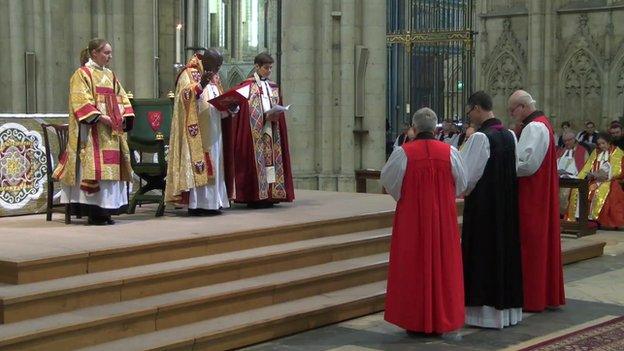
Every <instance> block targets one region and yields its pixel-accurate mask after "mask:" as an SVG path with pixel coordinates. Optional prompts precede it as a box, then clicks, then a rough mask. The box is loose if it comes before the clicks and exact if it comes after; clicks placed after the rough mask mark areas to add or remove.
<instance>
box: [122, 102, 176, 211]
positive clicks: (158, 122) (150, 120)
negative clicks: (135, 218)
mask: <svg viewBox="0 0 624 351" xmlns="http://www.w3.org/2000/svg"><path fill="white" fill-rule="evenodd" d="M170 96H171V95H170ZM130 101H131V102H132V108H133V109H134V113H135V118H134V126H133V128H132V129H131V130H130V131H129V132H128V146H129V147H130V154H131V157H130V159H131V163H132V170H133V171H134V173H135V174H136V175H137V176H139V178H140V179H141V181H140V187H139V189H138V190H137V191H136V192H135V193H134V195H133V196H132V199H131V200H130V204H129V206H128V213H134V212H135V210H136V206H137V205H141V204H145V203H157V204H158V209H157V210H156V217H159V216H162V215H163V214H164V212H165V177H166V176H167V161H166V157H165V147H166V146H167V145H168V144H169V129H170V128H171V118H173V99H172V98H171V97H170V98H167V99H130ZM137 156H138V160H137ZM152 190H159V191H160V194H153V193H152V194H148V192H150V191H152Z"/></svg>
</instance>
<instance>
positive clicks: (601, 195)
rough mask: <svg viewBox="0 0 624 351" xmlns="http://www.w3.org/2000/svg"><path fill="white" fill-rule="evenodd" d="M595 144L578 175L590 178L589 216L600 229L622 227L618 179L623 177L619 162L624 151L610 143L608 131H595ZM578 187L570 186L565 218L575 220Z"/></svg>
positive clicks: (623, 206)
mask: <svg viewBox="0 0 624 351" xmlns="http://www.w3.org/2000/svg"><path fill="white" fill-rule="evenodd" d="M596 144H597V147H596V149H595V150H594V151H592V154H591V155H590V156H589V159H588V160H587V162H585V166H583V169H581V171H580V172H579V174H578V178H580V179H585V178H587V179H589V194H588V196H589V198H588V201H589V219H590V220H592V221H596V222H598V224H599V225H600V226H601V227H602V228H622V227H624V191H623V190H622V187H621V186H620V183H619V180H620V179H622V178H623V177H624V173H622V165H623V161H624V152H623V151H622V150H621V149H620V148H619V147H617V146H615V145H613V141H612V137H611V136H610V135H609V134H607V133H598V137H597V141H596ZM578 201H579V193H578V189H572V192H571V194H570V202H569V205H568V213H567V215H566V219H567V220H569V221H574V219H575V218H578V216H579V210H578Z"/></svg>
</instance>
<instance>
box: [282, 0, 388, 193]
mask: <svg viewBox="0 0 624 351" xmlns="http://www.w3.org/2000/svg"><path fill="white" fill-rule="evenodd" d="M283 4H284V5H283V6H284V8H283V9H284V12H283V17H282V18H283V28H284V33H283V36H282V51H283V61H282V63H281V64H282V72H283V74H282V90H283V92H284V99H285V100H286V102H287V103H292V104H293V106H294V107H293V108H294V110H293V113H292V114H291V115H290V116H289V117H288V119H289V120H288V128H289V139H290V147H291V157H292V161H293V168H294V172H295V182H296V187H300V188H307V189H321V190H338V191H354V190H355V183H354V170H355V169H362V168H375V169H380V167H381V166H382V165H383V163H384V161H385V149H384V148H385V120H386V117H385V114H386V74H387V73H386V42H385V40H386V39H385V33H386V18H385V16H386V12H385V8H386V6H385V1H379V0H339V1H333V0H317V1H309V0H288V1H284V2H283ZM366 51H368V60H367V62H366V64H364V65H360V63H361V62H362V56H361V55H362V53H363V52H366ZM358 59H360V61H356V60H358ZM358 62H360V63H358ZM356 83H357V84H356ZM360 89H361V90H360ZM357 94H360V98H361V101H360V100H358V99H359V98H358V97H356V95H357ZM356 100H358V101H357V103H361V105H360V106H356V105H357V104H356Z"/></svg>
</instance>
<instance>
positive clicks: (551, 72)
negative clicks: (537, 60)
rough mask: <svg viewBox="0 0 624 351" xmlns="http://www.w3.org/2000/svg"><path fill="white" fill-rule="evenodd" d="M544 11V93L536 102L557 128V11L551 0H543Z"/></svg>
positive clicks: (558, 121) (558, 117) (558, 122)
mask: <svg viewBox="0 0 624 351" xmlns="http://www.w3.org/2000/svg"><path fill="white" fill-rule="evenodd" d="M544 6H545V11H544V44H545V45H544V65H543V66H544V85H543V86H544V94H543V98H542V101H541V102H539V101H538V104H539V105H540V109H542V110H544V111H550V116H549V117H550V119H551V122H552V124H553V127H555V129H557V126H558V125H559V124H560V122H561V121H560V120H558V119H560V118H561V116H558V115H557V114H556V112H555V111H556V106H557V104H556V101H557V90H558V88H557V69H556V68H555V66H554V63H555V60H556V56H557V39H556V32H557V12H556V8H555V5H554V4H553V1H552V0H546V1H545V5H544Z"/></svg>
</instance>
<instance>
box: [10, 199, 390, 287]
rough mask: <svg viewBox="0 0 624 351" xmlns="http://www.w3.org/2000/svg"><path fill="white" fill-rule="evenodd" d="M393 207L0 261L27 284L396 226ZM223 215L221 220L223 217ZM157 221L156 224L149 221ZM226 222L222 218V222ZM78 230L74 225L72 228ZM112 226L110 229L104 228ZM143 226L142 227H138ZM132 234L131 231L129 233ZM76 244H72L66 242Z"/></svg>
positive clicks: (15, 279) (13, 281) (12, 279)
mask: <svg viewBox="0 0 624 351" xmlns="http://www.w3.org/2000/svg"><path fill="white" fill-rule="evenodd" d="M393 217H394V211H380V212H374V213H365V214H361V215H352V216H349V217H343V218H334V219H328V220H312V221H309V222H301V223H297V224H289V225H281V226H280V225H277V226H270V227H264V228H259V229H247V230H240V231H234V232H232V231H228V230H227V229H226V228H224V229H225V230H223V231H222V232H216V233H215V232H214V230H212V232H211V230H208V229H205V233H206V234H202V231H203V230H204V229H201V228H202V227H201V226H199V227H198V228H197V229H196V230H199V231H200V232H197V233H192V234H193V235H192V236H191V237H188V236H187V237H183V238H179V239H172V240H159V241H155V242H149V243H143V244H141V243H137V244H124V245H122V246H118V247H110V248H106V247H105V246H104V247H102V248H99V249H92V250H88V251H81V250H71V249H69V250H66V251H67V252H69V253H67V254H66V253H62V252H59V253H57V254H52V255H50V256H46V257H29V256H26V257H24V258H21V257H17V258H13V259H2V260H0V282H3V283H9V284H25V283H32V282H38V281H44V280H51V279H56V278H62V277H68V276H74V275H81V274H87V273H96V272H102V271H110V270H115V269H121V268H127V267H135V266H140V265H146V264H152V263H159V262H166V261H173V260H180V259H185V258H192V257H199V256H204V255H207V254H215V253H225V252H232V251H237V250H242V249H249V248H256V247H260V246H267V245H276V244H282V243H288V242H295V241H300V240H308V239H314V238H320V237H325V236H334V235H340V234H346V233H353V232H359V231H364V230H371V229H378V228H385V227H390V226H392V220H393ZM224 220H225V219H223V220H222V221H224ZM148 224H149V225H153V223H148ZM220 226H223V223H221V224H220ZM70 229H75V228H70ZM105 229H107V230H111V229H110V228H105ZM170 229H171V228H168V230H170ZM136 230H139V229H136ZM131 234H132V233H128V235H131ZM71 246H72V244H71V243H68V244H67V247H71Z"/></svg>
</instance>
